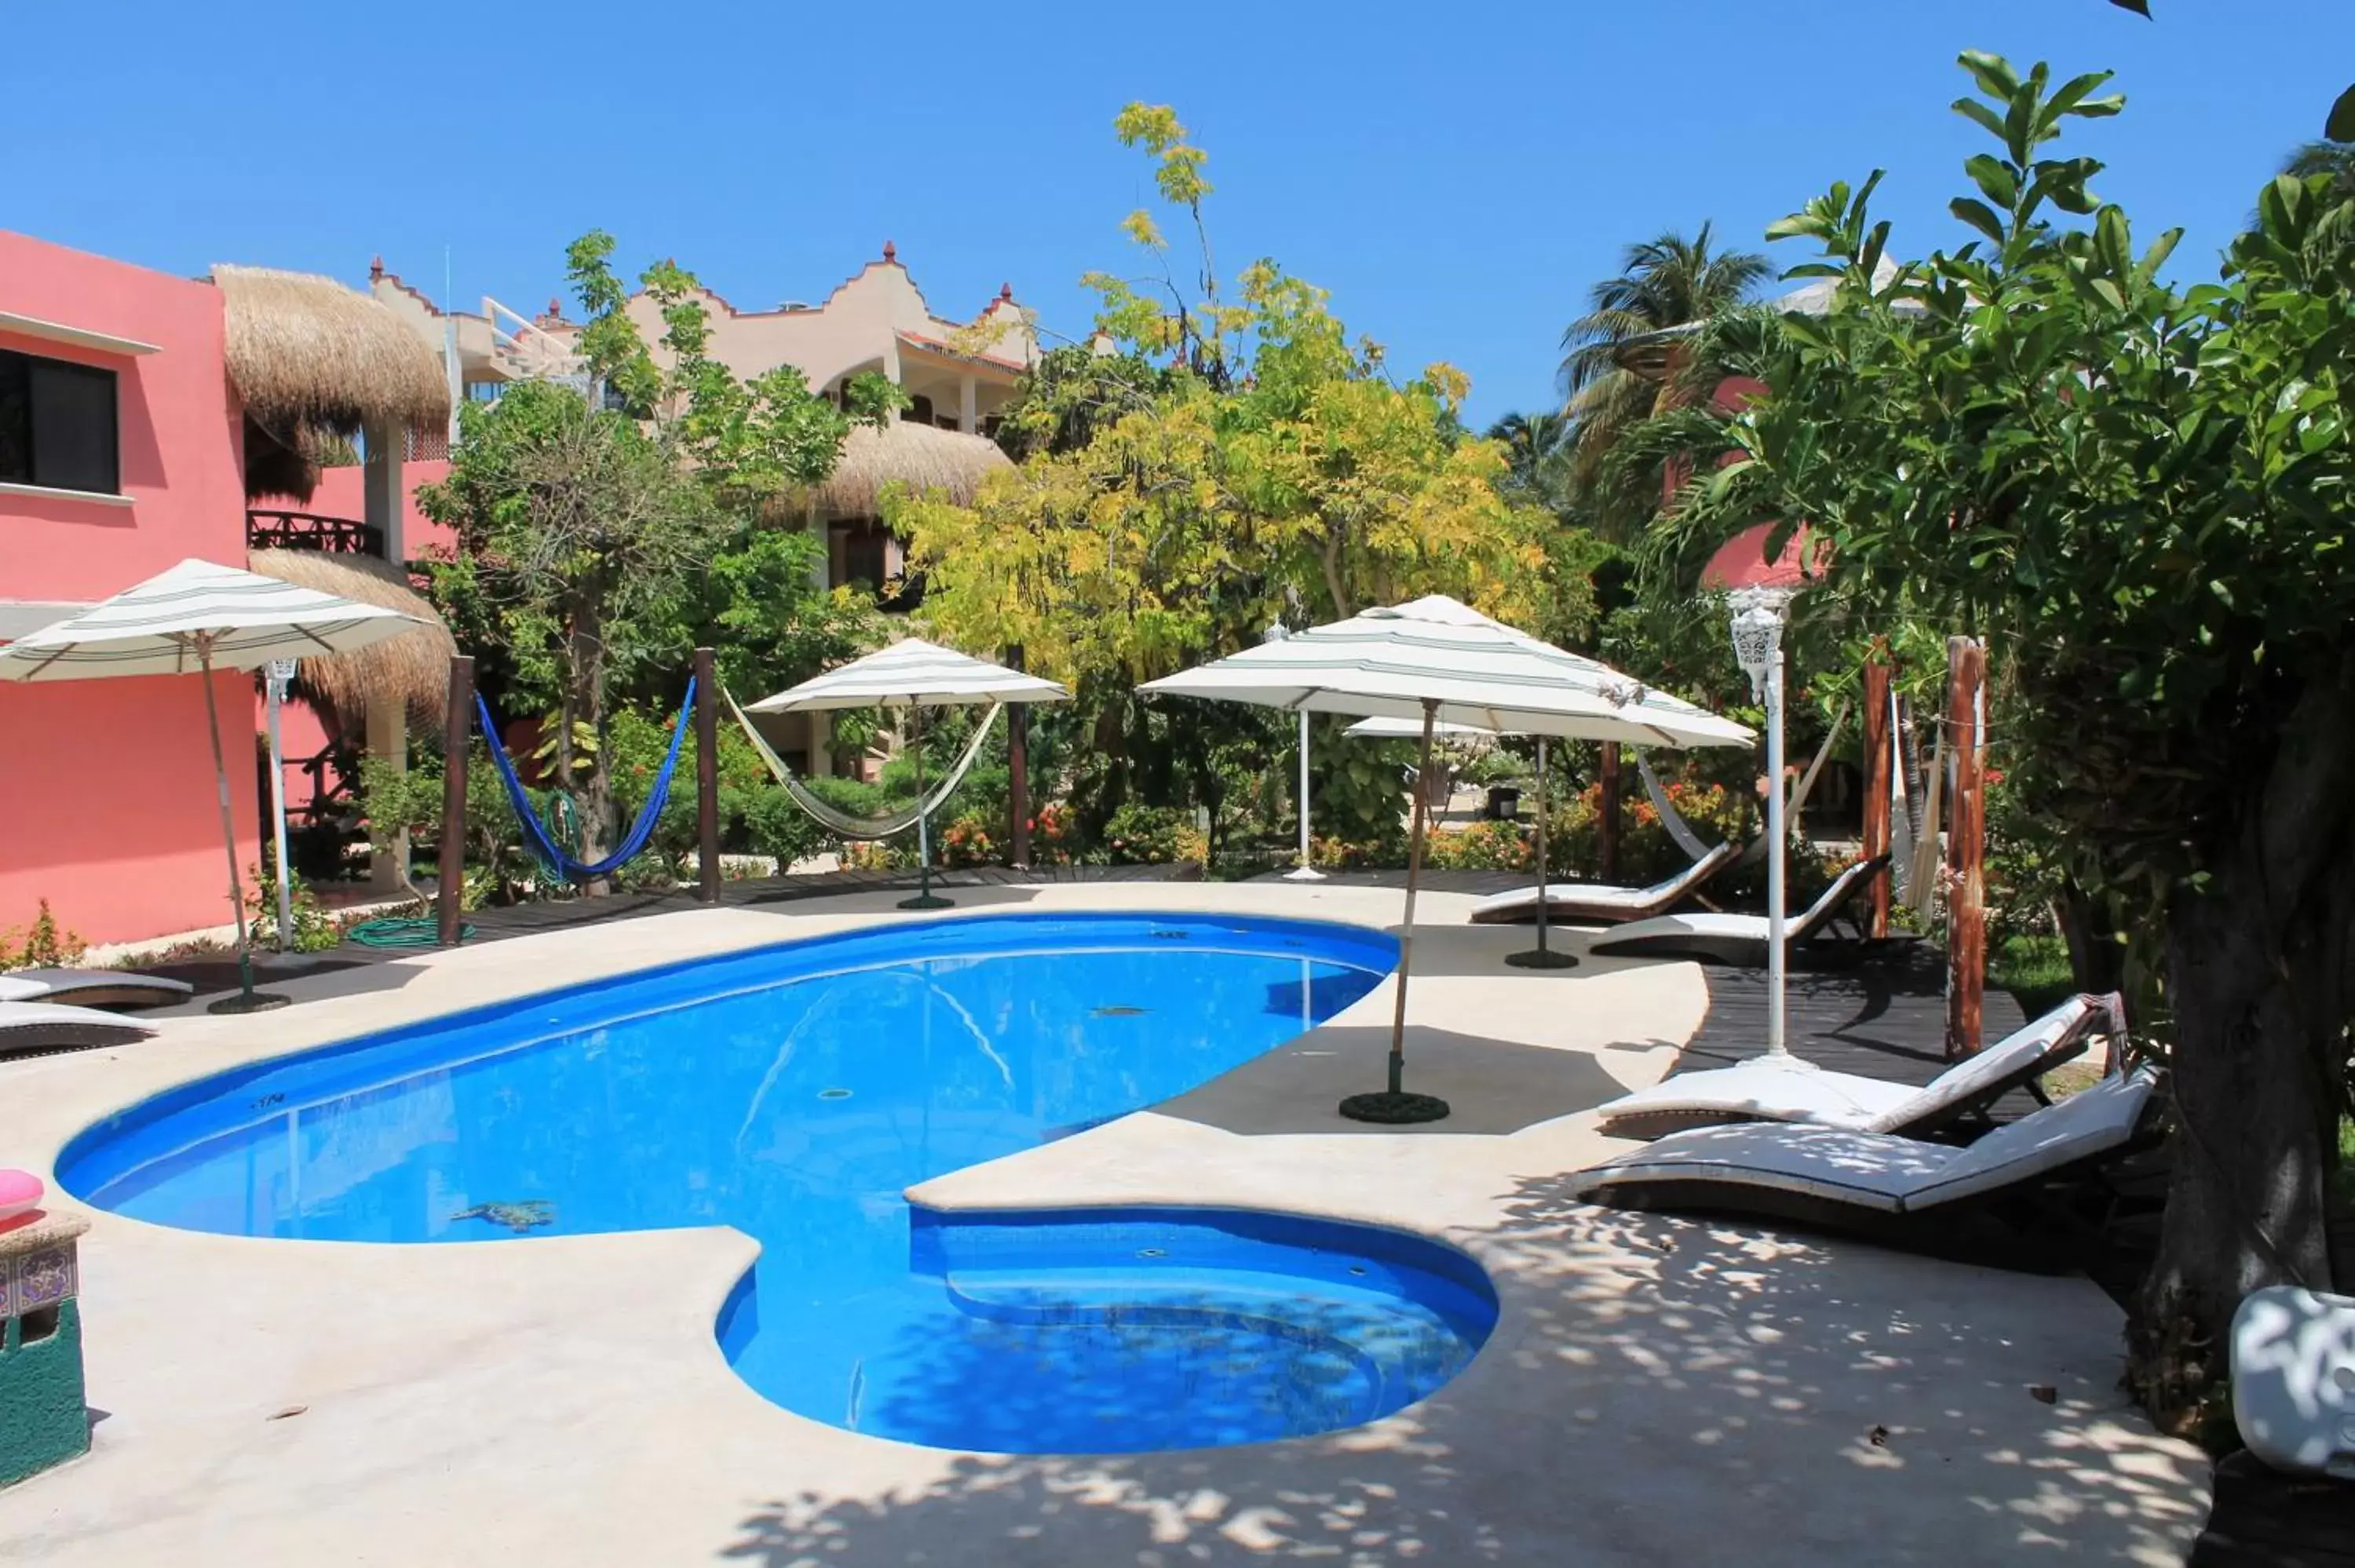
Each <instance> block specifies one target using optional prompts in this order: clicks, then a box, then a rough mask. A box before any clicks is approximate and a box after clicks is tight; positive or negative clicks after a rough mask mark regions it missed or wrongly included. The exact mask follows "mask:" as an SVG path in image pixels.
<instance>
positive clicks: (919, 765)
mask: <svg viewBox="0 0 2355 1568" xmlns="http://www.w3.org/2000/svg"><path fill="white" fill-rule="evenodd" d="M923 711H924V710H923V709H922V707H921V706H919V705H916V704H914V703H911V704H909V705H908V744H909V746H910V747H912V748H913V749H914V751H915V753H916V807H917V810H916V870H917V875H918V881H917V885H916V886H917V891H916V895H915V896H914V897H913V898H902V899H901V900H900V908H902V909H954V908H955V907H956V901H955V900H954V899H950V898H943V897H941V896H940V895H938V894H935V893H934V892H933V891H932V809H931V807H930V805H929V804H928V803H927V802H926V800H925V799H924V738H923V736H924V721H923V717H922V715H923Z"/></svg>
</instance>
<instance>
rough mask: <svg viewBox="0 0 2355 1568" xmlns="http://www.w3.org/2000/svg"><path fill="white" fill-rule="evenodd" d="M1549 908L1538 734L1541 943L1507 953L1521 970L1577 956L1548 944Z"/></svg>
mask: <svg viewBox="0 0 2355 1568" xmlns="http://www.w3.org/2000/svg"><path fill="white" fill-rule="evenodd" d="M1547 913H1548V911H1547V908H1546V737H1545V736H1538V945H1537V946H1536V947H1534V948H1529V950H1528V951H1526V952H1519V953H1507V954H1506V955H1505V961H1506V962H1507V963H1508V964H1510V965H1512V966H1513V967H1514V968H1515V969H1574V968H1576V967H1577V964H1578V959H1576V958H1575V957H1574V956H1572V954H1569V953H1557V952H1555V951H1554V950H1553V949H1552V948H1549V947H1547V946H1546V932H1547V929H1548V927H1549V926H1550V922H1549V920H1548V919H1547V917H1546V916H1547Z"/></svg>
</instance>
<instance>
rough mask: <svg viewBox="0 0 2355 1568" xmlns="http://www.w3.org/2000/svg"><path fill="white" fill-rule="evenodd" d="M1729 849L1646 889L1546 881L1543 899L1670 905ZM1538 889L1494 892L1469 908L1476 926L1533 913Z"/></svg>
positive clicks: (1605, 905)
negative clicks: (1525, 912) (1523, 913)
mask: <svg viewBox="0 0 2355 1568" xmlns="http://www.w3.org/2000/svg"><path fill="white" fill-rule="evenodd" d="M1734 853H1735V851H1734V850H1733V848H1732V846H1731V845H1728V844H1720V845H1719V846H1718V847H1717V848H1715V849H1713V850H1711V851H1710V852H1709V853H1707V854H1705V855H1703V856H1701V857H1700V859H1699V860H1697V861H1695V862H1693V863H1691V864H1690V865H1689V866H1687V867H1685V868H1684V869H1683V870H1682V871H1680V872H1678V873H1677V874H1675V875H1674V876H1671V877H1667V878H1665V879H1663V880H1661V881H1659V882H1656V883H1654V884H1652V885H1651V886H1649V887H1614V886H1613V885H1610V884H1609V883H1604V882H1549V883H1547V884H1546V888H1545V898H1546V902H1547V903H1548V904H1549V905H1552V904H1580V905H1584V906H1588V907H1590V908H1594V909H1610V910H1625V911H1627V912H1629V913H1631V914H1632V913H1641V912H1642V911H1644V910H1646V909H1650V908H1653V907H1655V906H1660V905H1667V904H1673V903H1675V902H1676V901H1677V900H1678V899H1679V898H1681V897H1683V896H1684V895H1686V894H1688V893H1689V892H1691V891H1692V890H1693V889H1694V888H1696V887H1698V886H1700V885H1701V884H1702V883H1703V882H1705V881H1707V880H1708V879H1709V878H1710V877H1711V876H1713V875H1715V874H1717V872H1718V871H1719V870H1720V869H1721V868H1722V867H1723V866H1724V864H1725V863H1726V862H1728V861H1730V860H1732V858H1733V857H1734ZM1537 907H1538V890H1537V889H1536V888H1534V887H1516V888H1514V889H1513V890H1512V891H1511V892H1509V893H1498V894H1495V895H1491V896H1489V897H1487V898H1483V899H1482V900H1480V902H1479V903H1477V904H1475V905H1474V906H1472V918H1473V920H1474V921H1475V922H1476V923H1481V924H1485V923H1487V922H1489V921H1494V920H1500V919H1504V918H1506V917H1508V916H1514V915H1518V914H1520V913H1522V912H1524V911H1527V912H1528V913H1529V914H1530V915H1531V916H1534V915H1535V914H1536V913H1537Z"/></svg>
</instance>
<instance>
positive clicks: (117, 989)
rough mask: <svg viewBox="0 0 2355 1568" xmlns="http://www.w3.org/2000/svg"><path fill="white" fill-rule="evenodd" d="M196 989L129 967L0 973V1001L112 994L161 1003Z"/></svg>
mask: <svg viewBox="0 0 2355 1568" xmlns="http://www.w3.org/2000/svg"><path fill="white" fill-rule="evenodd" d="M195 992H196V988H195V987H194V986H192V985H190V984H189V983H188V982H187V981H186V980H166V979H165V978H164V977H162V976H160V975H140V974H133V973H132V972H130V971H129V970H128V969H11V970H9V971H8V972H7V973H5V974H0V1001H72V1000H74V999H75V998H76V997H88V996H99V995H112V996H121V997H125V998H135V999H137V1000H140V1001H151V1000H152V1001H155V1002H157V1003H159V1004H160V1003H164V1002H168V1001H179V1000H180V999H181V998H183V997H186V996H192V995H194V994H195Z"/></svg>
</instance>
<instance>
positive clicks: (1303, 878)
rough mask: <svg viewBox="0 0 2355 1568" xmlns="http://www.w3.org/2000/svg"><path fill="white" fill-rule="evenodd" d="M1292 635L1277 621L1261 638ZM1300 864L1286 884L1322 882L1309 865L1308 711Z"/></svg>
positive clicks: (1303, 736)
mask: <svg viewBox="0 0 2355 1568" xmlns="http://www.w3.org/2000/svg"><path fill="white" fill-rule="evenodd" d="M1290 635H1291V633H1290V632H1289V631H1287V630H1284V622H1282V621H1280V620H1279V621H1277V622H1276V623H1275V624H1274V625H1273V626H1271V627H1269V628H1268V629H1267V630H1266V631H1265V632H1264V633H1263V635H1262V636H1261V639H1260V641H1263V642H1281V641H1284V639H1285V638H1286V637H1288V636H1290ZM1299 717H1300V863H1299V864H1298V865H1296V866H1294V867H1293V868H1292V869H1291V870H1290V871H1287V872H1285V873H1284V881H1286V882H1322V881H1324V880H1325V874H1324V873H1323V872H1321V871H1319V870H1317V869H1316V867H1315V866H1313V865H1311V864H1309V863H1308V710H1307V709H1306V708H1303V709H1301V710H1300V715H1299Z"/></svg>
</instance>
